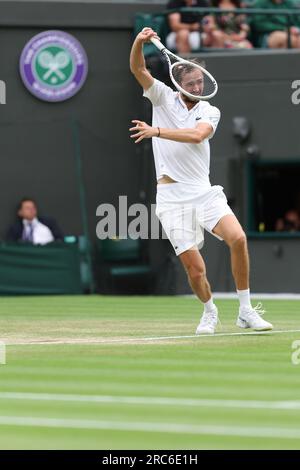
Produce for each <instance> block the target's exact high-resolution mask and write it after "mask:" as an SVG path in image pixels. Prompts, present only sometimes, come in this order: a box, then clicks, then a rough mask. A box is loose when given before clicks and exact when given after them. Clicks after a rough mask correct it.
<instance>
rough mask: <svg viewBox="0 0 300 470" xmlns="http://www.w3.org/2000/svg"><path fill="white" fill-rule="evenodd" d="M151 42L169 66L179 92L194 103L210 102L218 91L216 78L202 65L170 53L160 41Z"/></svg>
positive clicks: (153, 39) (171, 76)
mask: <svg viewBox="0 0 300 470" xmlns="http://www.w3.org/2000/svg"><path fill="white" fill-rule="evenodd" d="M150 40H151V42H152V43H153V44H154V46H155V47H157V49H159V50H160V52H161V53H162V54H163V56H164V58H165V59H166V61H167V63H168V66H169V74H170V78H171V80H172V83H173V84H174V86H175V87H176V89H177V90H178V91H180V92H181V93H183V94H184V95H185V96H187V97H188V98H189V99H190V100H192V101H199V100H205V101H207V100H209V99H211V98H213V97H214V96H215V94H216V93H217V91H218V84H217V82H216V80H215V79H214V77H213V76H212V75H211V74H210V73H209V72H208V71H207V70H206V69H205V68H204V67H202V66H201V65H200V64H198V63H197V62H194V61H189V60H185V59H182V58H181V57H178V56H177V55H176V54H173V52H171V51H169V50H168V49H167V48H166V47H165V46H164V45H163V44H162V43H161V42H160V41H159V40H158V39H156V38H151V39H150Z"/></svg>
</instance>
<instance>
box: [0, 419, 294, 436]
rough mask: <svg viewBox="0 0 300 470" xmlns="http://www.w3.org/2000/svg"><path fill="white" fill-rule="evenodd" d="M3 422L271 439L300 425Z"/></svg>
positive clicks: (5, 422)
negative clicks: (278, 426) (284, 426)
mask: <svg viewBox="0 0 300 470" xmlns="http://www.w3.org/2000/svg"><path fill="white" fill-rule="evenodd" d="M0 424H1V425H7V426H21V427H23V426H30V427H44V428H68V429H95V430H110V431H126V432H128V431H135V432H154V433H166V434H195V435H212V436H238V437H255V438H257V437H262V438H271V439H274V438H275V439H299V438H300V429H299V428H294V429H293V428H276V427H272V428H271V427H253V426H249V427H245V426H222V425H214V426H211V425H198V424H174V423H151V422H150V423H141V422H124V421H96V420H85V419H56V418H31V417H21V416H0Z"/></svg>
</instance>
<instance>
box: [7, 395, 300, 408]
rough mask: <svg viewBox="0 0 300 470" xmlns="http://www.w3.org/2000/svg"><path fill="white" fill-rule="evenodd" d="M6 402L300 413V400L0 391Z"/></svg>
mask: <svg viewBox="0 0 300 470" xmlns="http://www.w3.org/2000/svg"><path fill="white" fill-rule="evenodd" d="M0 399H2V400H3V399H4V400H23V401H24V400H25V401H26V400H29V401H30V400H32V401H51V402H52V401H58V402H70V403H71V402H76V403H93V404H94V403H113V404H128V405H156V406H157V405H158V406H159V405H161V406H180V407H184V406H186V407H205V408H242V409H271V410H300V401H287V400H285V401H263V400H223V399H206V398H205V399H201V398H173V397H133V396H132V397H128V396H110V395H76V394H64V393H61V394H60V393H28V392H24V393H23V392H0Z"/></svg>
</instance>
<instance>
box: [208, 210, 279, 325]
mask: <svg viewBox="0 0 300 470" xmlns="http://www.w3.org/2000/svg"><path fill="white" fill-rule="evenodd" d="M213 233H214V234H216V235H218V236H219V237H221V238H222V239H223V240H225V242H226V243H227V245H228V246H229V248H230V253H231V266H232V274H233V277H234V280H235V284H236V288H237V294H238V297H239V301H240V309H239V316H238V320H237V326H239V327H241V328H254V329H255V330H271V329H272V328H273V326H272V325H271V323H269V322H267V321H265V320H263V319H262V318H261V315H262V314H263V313H264V311H263V310H261V305H258V306H257V307H255V308H252V305H251V301H250V289H249V255H248V247H247V238H246V235H245V233H244V231H243V229H242V227H241V225H240V223H239V221H238V220H237V218H236V217H235V215H233V214H227V215H225V216H224V217H222V218H221V219H220V220H219V222H218V223H217V224H216V226H215V227H214V229H213Z"/></svg>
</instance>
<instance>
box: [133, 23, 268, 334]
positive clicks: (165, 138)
mask: <svg viewBox="0 0 300 470" xmlns="http://www.w3.org/2000/svg"><path fill="white" fill-rule="evenodd" d="M152 37H153V38H158V37H157V35H156V33H155V31H153V30H152V29H151V28H144V29H143V30H142V32H140V33H139V34H138V35H137V37H136V39H135V41H134V43H133V46H132V49H131V54H130V69H131V72H132V73H133V74H134V76H135V78H136V79H137V81H138V82H139V84H140V85H141V86H142V87H143V90H144V96H145V97H147V98H148V99H149V100H150V101H151V103H152V106H153V119H152V121H153V122H152V126H150V125H148V124H147V123H145V122H143V121H139V120H133V121H132V122H133V124H134V126H133V127H131V128H130V131H131V132H132V134H131V136H130V137H131V138H132V139H134V140H135V143H139V142H141V141H142V140H143V139H150V138H152V144H153V154H154V160H155V168H156V174H157V199H156V202H157V206H156V214H157V216H158V217H159V219H160V221H161V224H162V226H163V228H164V231H165V232H166V234H167V236H168V238H169V240H170V242H171V244H172V245H173V248H174V250H175V253H176V255H177V256H179V258H180V260H181V262H182V264H183V266H184V268H185V271H186V273H187V276H188V279H189V283H190V286H191V288H192V289H193V291H194V293H195V294H196V295H197V297H198V298H199V299H200V301H201V302H202V303H203V304H204V312H203V315H202V318H201V320H200V323H199V325H198V327H197V330H196V334H199V335H200V334H213V333H215V329H216V326H217V322H218V309H217V307H216V305H215V304H214V300H213V296H212V293H211V288H210V285H209V282H208V280H207V277H206V268H205V263H204V260H203V258H202V256H201V254H200V252H199V246H201V244H202V243H203V229H205V230H207V231H208V232H210V233H211V234H213V235H214V236H215V237H217V238H218V239H219V240H225V242H226V243H227V245H228V247H229V249H230V253H231V266H232V273H233V277H234V280H235V285H236V289H237V295H238V299H239V303H240V307H239V313H238V317H237V322H236V324H237V326H239V327H240V328H253V329H254V330H262V331H263V330H271V329H272V328H273V326H272V325H271V323H269V322H267V321H265V320H263V319H262V317H261V315H262V314H263V313H264V311H263V310H262V309H261V304H259V305H257V306H256V307H254V308H253V307H252V305H251V300H250V289H249V257H248V249H247V239H246V235H245V233H244V231H243V229H242V227H241V225H240V223H239V222H238V220H237V218H236V217H235V215H234V214H233V212H232V210H231V208H230V207H229V206H228V204H227V199H226V196H225V194H224V193H223V188H222V186H212V185H211V183H210V180H209V164H210V146H209V140H210V139H211V138H212V137H213V135H214V133H215V131H216V128H217V125H218V122H219V120H220V111H219V109H218V108H216V107H214V106H211V105H210V104H209V103H208V102H206V101H201V100H200V101H199V100H197V101H193V100H190V98H188V97H187V96H186V95H184V94H183V93H178V92H175V91H173V90H172V89H171V88H169V87H168V86H167V85H165V84H164V83H162V82H161V81H159V80H156V79H155V78H153V77H152V75H151V74H150V72H149V71H148V70H147V68H146V64H145V59H144V55H143V44H144V43H146V42H149V40H150V38H152ZM158 39H159V38H158ZM190 78H191V77H190V76H189V72H188V71H187V72H186V73H183V74H182V77H181V87H182V88H183V89H184V90H186V91H189V92H191V93H192V94H194V95H199V94H201V88H202V85H201V81H200V82H198V81H197V80H194V83H192V84H191V80H190ZM186 86H188V87H189V89H187V88H185V87H186ZM191 86H192V90H191V88H190V87H191Z"/></svg>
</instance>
